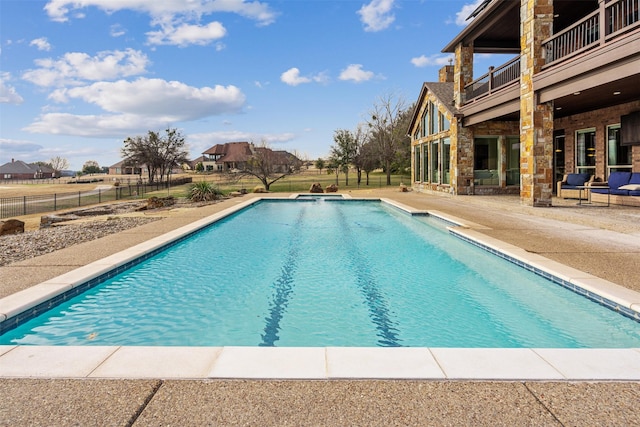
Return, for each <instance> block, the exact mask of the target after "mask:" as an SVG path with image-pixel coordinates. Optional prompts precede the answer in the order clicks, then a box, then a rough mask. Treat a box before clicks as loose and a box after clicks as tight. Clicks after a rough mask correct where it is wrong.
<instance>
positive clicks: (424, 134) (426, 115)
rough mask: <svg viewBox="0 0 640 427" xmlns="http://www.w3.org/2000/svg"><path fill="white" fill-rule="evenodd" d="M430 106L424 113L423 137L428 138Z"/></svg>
mask: <svg viewBox="0 0 640 427" xmlns="http://www.w3.org/2000/svg"><path fill="white" fill-rule="evenodd" d="M429 105H430V104H427V108H425V109H424V113H422V125H421V126H420V127H421V128H422V136H423V137H424V136H427V129H429Z"/></svg>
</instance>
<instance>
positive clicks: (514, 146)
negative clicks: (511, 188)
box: [507, 136, 520, 185]
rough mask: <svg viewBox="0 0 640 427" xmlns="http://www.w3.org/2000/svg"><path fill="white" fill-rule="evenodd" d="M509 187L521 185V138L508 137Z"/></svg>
mask: <svg viewBox="0 0 640 427" xmlns="http://www.w3.org/2000/svg"><path fill="white" fill-rule="evenodd" d="M507 185H520V137H517V136H509V137H507Z"/></svg>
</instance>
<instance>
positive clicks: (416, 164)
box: [413, 145, 422, 182]
mask: <svg viewBox="0 0 640 427" xmlns="http://www.w3.org/2000/svg"><path fill="white" fill-rule="evenodd" d="M420 147H421V146H419V145H416V146H415V147H413V172H414V174H413V180H414V181H416V182H419V181H420V177H421V176H422V171H421V168H420V163H421V160H420Z"/></svg>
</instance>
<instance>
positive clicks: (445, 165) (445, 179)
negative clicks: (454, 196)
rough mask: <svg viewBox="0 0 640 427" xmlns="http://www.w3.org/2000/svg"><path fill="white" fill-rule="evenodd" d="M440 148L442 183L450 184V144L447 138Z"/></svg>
mask: <svg viewBox="0 0 640 427" xmlns="http://www.w3.org/2000/svg"><path fill="white" fill-rule="evenodd" d="M441 148H442V183H443V184H451V157H450V156H451V142H450V141H449V138H444V139H443V140H442V144H441Z"/></svg>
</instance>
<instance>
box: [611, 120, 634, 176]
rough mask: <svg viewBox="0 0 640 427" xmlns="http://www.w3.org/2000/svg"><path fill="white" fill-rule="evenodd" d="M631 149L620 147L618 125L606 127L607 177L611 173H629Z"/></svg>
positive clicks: (626, 146)
mask: <svg viewBox="0 0 640 427" xmlns="http://www.w3.org/2000/svg"><path fill="white" fill-rule="evenodd" d="M631 163H632V161H631V147H629V146H628V145H620V125H619V124H618V125H613V126H607V177H608V176H609V175H611V172H631V171H632V165H631Z"/></svg>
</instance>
